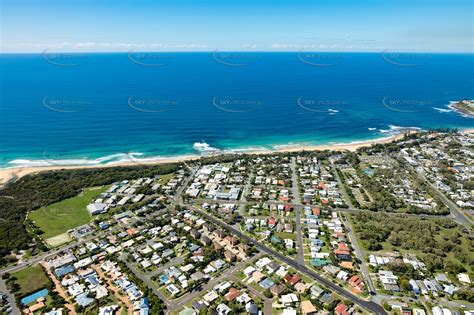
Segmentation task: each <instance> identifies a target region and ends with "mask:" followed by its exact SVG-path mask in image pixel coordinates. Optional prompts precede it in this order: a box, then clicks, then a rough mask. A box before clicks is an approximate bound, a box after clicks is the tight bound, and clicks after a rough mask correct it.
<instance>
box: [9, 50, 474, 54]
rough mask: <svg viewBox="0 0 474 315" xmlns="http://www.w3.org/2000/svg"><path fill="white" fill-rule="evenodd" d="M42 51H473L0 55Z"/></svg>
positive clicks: (420, 52) (462, 52)
mask: <svg viewBox="0 0 474 315" xmlns="http://www.w3.org/2000/svg"><path fill="white" fill-rule="evenodd" d="M44 53H55V54H130V53H158V54H159V53H163V54H168V53H173V54H178V53H329V54H331V53H339V54H371V53H372V54H380V53H382V54H383V53H387V54H389V53H400V54H470V55H472V54H474V51H397V50H393V51H392V50H388V49H385V50H381V51H378V50H377V51H374V50H368V51H325V50H304V49H300V50H219V49H215V50H170V51H155V50H132V49H131V50H128V51H52V50H50V49H44V50H42V51H12V52H5V51H0V54H1V55H7V54H23V55H27V54H29V55H35V54H44Z"/></svg>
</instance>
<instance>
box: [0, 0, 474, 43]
mask: <svg viewBox="0 0 474 315" xmlns="http://www.w3.org/2000/svg"><path fill="white" fill-rule="evenodd" d="M0 3H1V11H2V12H1V14H2V16H1V22H0V26H1V51H2V52H41V51H44V50H45V49H48V50H50V51H91V52H108V51H119V52H120V51H123V52H126V51H130V50H136V51H214V50H227V51H229V50H233V51H298V50H308V51H356V52H357V51H375V52H380V51H383V50H390V51H410V52H472V49H473V28H474V23H473V1H472V0H397V1H393V0H317V1H298V0H294V1H291V0H288V1H278V0H272V1H259V0H253V1H251V0H240V1H233V0H232V1H226V0H219V1H211V0H208V1H199V0H189V1H188V0H170V1H158V0H154V1H142V0H134V1H122V0H111V1H102V0H80V1H77V0H60V1H55V0H28V1H26V0H0Z"/></svg>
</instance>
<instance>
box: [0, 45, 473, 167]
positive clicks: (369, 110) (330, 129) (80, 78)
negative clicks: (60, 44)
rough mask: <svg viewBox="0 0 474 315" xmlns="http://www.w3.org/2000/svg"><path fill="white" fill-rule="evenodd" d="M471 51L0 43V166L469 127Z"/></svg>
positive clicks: (326, 141)
mask: <svg viewBox="0 0 474 315" xmlns="http://www.w3.org/2000/svg"><path fill="white" fill-rule="evenodd" d="M473 56H474V55H473V54H398V53H390V52H387V51H386V52H384V53H314V52H295V53H250V52H249V53H240V52H217V51H216V52H209V53H144V52H128V53H115V54H105V53H104V54H68V53H63V54H59V53H54V52H51V51H45V52H43V53H41V54H0V78H1V84H2V88H1V91H2V92H1V94H2V95H1V100H0V133H1V134H0V168H6V167H19V166H45V165H96V164H107V163H112V162H117V161H127V160H131V159H133V160H141V159H160V158H164V157H175V156H182V155H189V154H207V153H209V152H221V151H224V152H227V151H231V152H245V151H248V150H255V149H261V150H272V149H278V148H282V147H285V146H289V145H319V144H336V143H350V142H356V141H363V140H369V139H377V138H381V137H387V136H389V135H393V134H396V133H397V132H400V131H402V130H404V128H408V127H410V128H420V129H424V130H426V129H430V128H446V127H450V128H454V127H456V128H460V129H465V128H473V127H474V119H472V118H470V117H463V116H462V115H460V114H458V113H456V112H454V111H452V110H451V109H450V108H449V107H448V105H449V104H450V102H451V101H456V100H459V99H472V98H474V91H473V86H474V84H473V83H474V82H473V75H474V69H473Z"/></svg>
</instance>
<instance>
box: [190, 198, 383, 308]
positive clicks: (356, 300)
mask: <svg viewBox="0 0 474 315" xmlns="http://www.w3.org/2000/svg"><path fill="white" fill-rule="evenodd" d="M193 209H194V210H195V211H196V212H198V213H200V214H201V215H202V216H203V217H205V218H206V219H207V220H209V221H212V222H214V223H215V224H218V225H220V226H221V227H223V228H224V229H226V230H227V231H229V232H231V233H232V234H233V235H236V236H238V237H240V238H242V239H246V240H247V241H248V242H249V243H252V244H253V245H255V247H257V248H258V249H259V250H261V251H263V252H265V253H267V254H268V255H270V256H271V257H275V258H277V259H279V260H281V261H283V262H284V263H286V264H288V265H289V266H291V267H293V268H295V269H296V270H298V271H300V272H302V273H304V274H306V275H308V276H309V277H311V278H312V279H313V280H315V281H317V282H319V283H320V284H322V285H323V286H324V287H326V288H329V289H330V290H332V291H335V292H336V293H337V294H339V295H340V296H341V297H343V298H344V299H347V300H349V301H351V302H353V303H354V304H357V305H359V306H360V307H363V308H365V309H366V310H368V311H370V312H374V313H376V314H387V312H386V311H385V310H384V309H383V307H382V306H381V305H379V304H377V303H375V302H372V301H366V300H362V299H360V298H358V297H356V296H355V295H353V294H351V293H350V292H348V291H346V290H344V289H343V288H341V287H339V286H338V285H336V284H334V283H333V282H331V281H330V280H328V279H326V278H323V277H321V276H320V275H318V274H317V273H316V272H314V271H312V270H310V269H309V268H307V267H306V266H305V265H301V264H300V263H299V262H297V261H295V260H293V259H291V258H289V257H287V256H285V255H283V254H281V253H279V252H277V251H275V250H273V249H271V248H269V247H267V246H265V245H263V244H262V243H260V242H258V241H256V240H254V239H253V238H251V237H249V236H247V235H246V234H244V233H242V232H240V231H239V230H237V229H235V228H233V227H231V226H230V225H228V224H226V223H224V222H222V221H221V220H219V219H217V218H215V217H213V216H211V215H209V214H208V213H207V212H205V211H202V210H200V209H199V208H196V207H193Z"/></svg>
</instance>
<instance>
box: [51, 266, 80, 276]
mask: <svg viewBox="0 0 474 315" xmlns="http://www.w3.org/2000/svg"><path fill="white" fill-rule="evenodd" d="M74 271H76V268H74V266H73V265H66V266H62V267H59V268H56V270H55V271H54V273H55V274H56V276H57V277H59V278H61V277H64V276H65V275H67V274H70V273H73V272H74Z"/></svg>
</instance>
